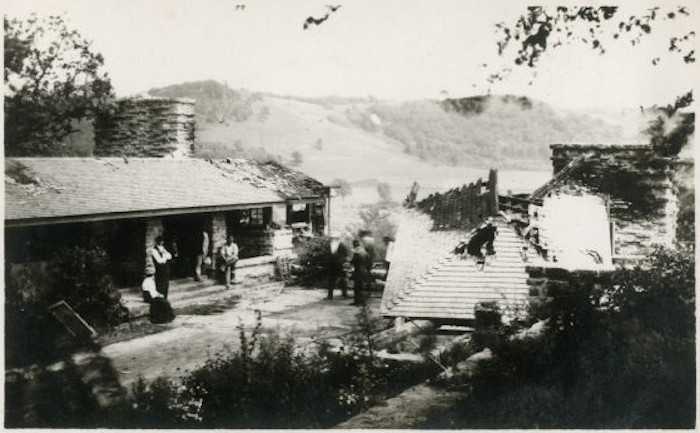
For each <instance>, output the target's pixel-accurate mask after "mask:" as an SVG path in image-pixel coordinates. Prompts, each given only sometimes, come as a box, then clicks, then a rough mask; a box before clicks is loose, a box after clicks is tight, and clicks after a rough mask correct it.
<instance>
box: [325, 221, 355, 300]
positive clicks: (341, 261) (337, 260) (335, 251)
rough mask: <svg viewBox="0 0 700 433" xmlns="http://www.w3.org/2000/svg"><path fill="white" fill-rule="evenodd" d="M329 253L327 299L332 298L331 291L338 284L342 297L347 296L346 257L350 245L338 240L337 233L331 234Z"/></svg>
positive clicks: (347, 256) (348, 256)
mask: <svg viewBox="0 0 700 433" xmlns="http://www.w3.org/2000/svg"><path fill="white" fill-rule="evenodd" d="M330 249H331V254H330V257H329V263H328V299H333V291H334V290H335V289H336V288H337V287H338V286H340V290H341V293H342V294H343V298H347V297H348V275H347V274H348V272H347V267H348V259H349V258H350V247H348V246H347V244H346V243H345V242H343V241H341V240H340V235H338V234H337V233H332V234H331V243H330Z"/></svg>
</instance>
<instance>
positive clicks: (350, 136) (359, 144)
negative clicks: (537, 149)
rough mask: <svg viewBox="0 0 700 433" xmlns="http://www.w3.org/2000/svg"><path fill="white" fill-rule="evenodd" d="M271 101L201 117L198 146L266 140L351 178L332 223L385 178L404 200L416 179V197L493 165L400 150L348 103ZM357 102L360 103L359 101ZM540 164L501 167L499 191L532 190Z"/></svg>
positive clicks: (372, 195) (281, 152)
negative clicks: (215, 118)
mask: <svg viewBox="0 0 700 433" xmlns="http://www.w3.org/2000/svg"><path fill="white" fill-rule="evenodd" d="M259 103H260V104H264V105H265V106H267V107H268V108H269V116H268V117H267V119H265V120H264V121H261V120H259V119H257V118H251V119H249V120H247V121H245V122H228V123H217V124H210V123H207V124H204V125H202V126H201V127H199V128H198V130H197V142H198V143H199V149H198V152H199V153H200V154H201V155H204V156H215V157H226V156H234V155H235V149H236V146H235V145H234V143H236V142H238V143H239V144H238V147H239V148H240V146H241V145H242V146H244V147H245V148H247V149H251V148H257V147H262V148H264V149H265V151H266V152H267V153H269V154H272V155H278V156H280V157H281V159H282V162H283V163H285V164H289V165H292V166H293V167H294V168H296V169H298V170H301V171H303V172H305V173H307V174H309V175H311V176H313V177H315V178H317V179H319V180H320V181H322V182H324V183H330V182H332V181H333V180H334V179H337V178H342V179H345V180H347V181H348V182H349V183H350V185H351V187H352V194H350V195H348V196H347V197H345V198H340V197H338V198H336V199H335V200H334V201H333V205H332V216H331V220H332V224H333V228H334V229H338V230H341V229H342V228H343V227H345V226H346V225H347V224H349V223H352V222H355V221H357V215H358V211H359V209H360V207H361V206H362V205H363V204H370V203H376V202H377V201H378V200H379V195H378V194H377V184H378V183H379V182H385V183H388V184H389V185H390V187H391V192H392V197H393V199H394V200H395V201H399V202H400V201H403V199H404V198H405V197H406V195H407V194H408V191H409V190H410V188H411V185H412V184H413V182H414V181H417V182H418V184H419V185H420V191H419V198H420V197H424V196H426V195H428V194H430V193H432V192H436V191H442V190H445V189H448V188H451V187H454V186H461V185H463V184H464V183H469V182H473V181H475V180H476V179H477V178H479V177H481V178H484V179H485V178H486V177H487V176H488V169H489V167H454V166H449V165H443V164H434V163H428V162H426V161H423V160H421V159H419V158H417V157H415V156H411V155H407V154H404V153H403V152H402V147H401V144H400V143H397V142H395V141H394V140H392V139H390V138H388V137H385V136H381V135H377V134H372V133H370V132H367V131H365V130H363V129H361V128H357V127H356V126H355V125H353V124H351V123H350V122H349V120H348V119H347V116H346V113H345V110H346V108H347V105H337V106H329V105H320V104H311V103H306V102H300V101H296V100H288V99H282V98H275V97H270V96H265V97H264V99H263V100H262V101H261V102H259ZM356 106H357V105H356ZM295 151H296V152H300V153H301V154H302V163H301V164H298V165H293V164H294V163H293V161H292V156H291V155H292V152H295ZM533 168H535V170H499V187H500V190H501V192H502V193H506V192H507V191H509V190H510V191H512V192H514V193H519V192H527V191H532V190H534V189H535V188H537V187H538V186H540V185H541V184H542V183H544V182H545V181H546V180H547V179H548V177H549V176H550V173H551V168H550V166H549V164H548V163H546V162H542V163H541V165H539V166H535V167H533Z"/></svg>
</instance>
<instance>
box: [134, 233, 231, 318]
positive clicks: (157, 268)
mask: <svg viewBox="0 0 700 433" xmlns="http://www.w3.org/2000/svg"><path fill="white" fill-rule="evenodd" d="M201 241H202V243H201V247H202V248H201V250H198V251H197V256H196V258H195V266H194V279H195V281H201V280H202V274H203V271H204V268H205V267H206V266H210V265H211V262H212V260H211V257H210V256H209V234H208V233H207V232H206V231H202V235H201ZM170 250H171V251H172V252H171V251H168V249H167V248H166V247H165V240H164V238H163V236H158V237H156V239H155V244H154V246H153V247H152V248H149V249H148V251H147V253H146V266H145V278H144V280H143V283H142V284H141V289H142V294H143V300H144V301H145V302H148V303H149V304H151V321H153V322H154V323H165V322H169V321H171V320H173V318H174V317H175V316H174V315H173V313H172V309H171V308H170V304H169V303H168V302H167V299H168V290H169V288H170V265H171V263H172V261H173V259H175V258H176V257H177V256H178V253H177V246H176V244H174V243H173V244H172V245H171V247H170ZM238 251H239V249H238V245H236V243H235V242H234V238H233V236H228V237H227V239H226V243H225V244H224V245H222V246H221V248H220V249H219V256H220V260H221V270H222V271H223V273H224V281H225V283H226V288H227V289H229V288H230V287H231V284H232V283H233V284H235V283H236V263H237V262H238Z"/></svg>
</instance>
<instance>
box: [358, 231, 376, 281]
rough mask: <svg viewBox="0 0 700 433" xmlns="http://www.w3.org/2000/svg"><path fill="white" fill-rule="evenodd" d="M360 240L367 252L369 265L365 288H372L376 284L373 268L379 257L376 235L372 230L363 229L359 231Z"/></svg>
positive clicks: (367, 264) (367, 263)
mask: <svg viewBox="0 0 700 433" xmlns="http://www.w3.org/2000/svg"><path fill="white" fill-rule="evenodd" d="M359 235H360V242H361V245H362V248H364V250H365V252H366V253H367V258H366V266H367V280H366V281H365V289H366V290H370V289H371V288H372V287H371V286H373V285H374V279H373V278H372V268H373V267H374V261H375V260H376V259H377V253H376V249H375V245H374V236H373V235H372V231H370V230H363V231H361V232H360V233H359Z"/></svg>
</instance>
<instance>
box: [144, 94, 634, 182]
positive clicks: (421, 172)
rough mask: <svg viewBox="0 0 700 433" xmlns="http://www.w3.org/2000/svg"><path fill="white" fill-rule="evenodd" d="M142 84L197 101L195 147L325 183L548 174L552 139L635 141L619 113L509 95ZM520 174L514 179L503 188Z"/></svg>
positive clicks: (201, 153) (202, 154) (207, 155)
mask: <svg viewBox="0 0 700 433" xmlns="http://www.w3.org/2000/svg"><path fill="white" fill-rule="evenodd" d="M149 93H150V94H151V95H154V96H162V97H188V98H193V99H195V100H196V106H195V110H196V112H197V130H196V142H197V148H196V150H195V152H196V155H197V156H200V157H205V158H212V157H255V158H261V159H269V158H272V159H277V160H279V161H281V162H283V163H286V164H290V165H293V166H296V167H298V168H299V169H301V170H303V171H305V172H307V173H309V174H310V175H312V176H314V177H316V178H318V179H320V180H322V181H324V182H330V181H331V180H333V179H336V178H344V179H346V180H348V181H349V182H351V183H352V182H358V181H362V180H368V179H371V180H373V181H374V180H376V181H377V182H389V183H391V184H392V185H394V186H395V187H396V188H399V187H400V188H409V187H410V185H411V183H412V181H413V180H418V181H419V183H421V185H422V186H425V187H426V188H438V189H439V188H443V187H446V186H453V185H456V184H462V183H464V182H469V181H472V180H474V179H475V177H478V176H481V175H485V174H486V172H485V171H484V170H487V169H488V168H501V169H507V170H510V172H511V173H514V172H513V170H516V169H526V170H538V171H540V172H541V173H545V174H546V173H549V172H550V171H551V164H550V162H549V145H550V144H551V143H557V142H639V141H640V139H639V138H638V137H636V138H635V137H632V136H631V134H630V131H637V132H638V129H639V128H638V126H631V127H623V126H624V125H622V123H623V122H627V121H628V120H629V119H627V118H623V117H620V116H617V117H616V116H615V115H609V114H608V113H607V112H605V113H603V112H598V111H596V112H593V113H578V112H572V111H566V110H562V109H559V108H556V107H553V106H550V105H548V104H546V103H543V102H541V101H536V100H531V99H529V98H526V97H521V96H514V95H505V96H475V97H469V98H461V99H447V100H444V101H436V100H417V101H406V102H392V101H381V100H378V99H376V98H373V97H362V98H347V97H337V96H330V97H321V98H311V97H300V96H289V95H274V94H269V93H258V92H251V91H248V90H244V89H238V90H234V89H231V88H230V87H228V86H227V85H226V84H223V83H218V82H216V81H212V80H209V81H199V82H191V83H183V84H177V85H173V86H168V87H164V88H160V89H151V90H150V91H149ZM596 113H597V114H596ZM626 115H627V116H629V115H630V113H627V114H626ZM632 135H634V134H632ZM293 154H294V157H293V156H292V155H293ZM518 176H520V178H521V179H522V178H524V177H527V176H528V175H525V174H521V175H518ZM520 183H522V182H521V181H519V180H518V179H517V178H514V179H513V182H512V183H511V184H509V185H507V188H515V189H517V188H518V187H519V186H523V185H520ZM368 188H370V189H373V188H374V187H369V186H368ZM397 196H398V193H397Z"/></svg>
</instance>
